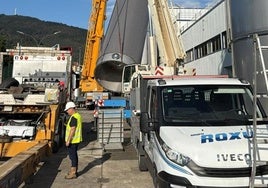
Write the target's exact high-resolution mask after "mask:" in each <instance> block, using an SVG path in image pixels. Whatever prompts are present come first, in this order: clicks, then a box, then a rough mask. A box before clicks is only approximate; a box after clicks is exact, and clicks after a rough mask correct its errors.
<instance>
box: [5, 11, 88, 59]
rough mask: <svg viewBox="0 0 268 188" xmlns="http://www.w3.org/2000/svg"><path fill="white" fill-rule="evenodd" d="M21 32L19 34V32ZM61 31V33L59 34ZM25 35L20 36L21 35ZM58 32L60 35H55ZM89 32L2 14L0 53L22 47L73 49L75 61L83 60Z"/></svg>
mask: <svg viewBox="0 0 268 188" xmlns="http://www.w3.org/2000/svg"><path fill="white" fill-rule="evenodd" d="M18 31H19V32H18ZM59 31H60V32H59ZM21 32H22V33H24V34H20V33H21ZM55 32H58V34H53V33H55ZM86 35H87V30H86V29H81V28H78V27H73V26H68V25H66V24H62V23H55V22H47V21H42V20H39V19H36V18H32V17H27V16H18V15H14V16H7V15H4V14H0V51H5V49H10V48H14V46H16V45H17V44H18V43H19V44H20V45H21V46H46V47H49V46H51V47H52V46H54V45H56V44H59V45H60V46H61V47H72V49H73V61H76V62H78V61H79V60H80V62H81V61H82V60H83V54H84V47H85V43H86Z"/></svg>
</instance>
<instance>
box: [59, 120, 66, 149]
mask: <svg viewBox="0 0 268 188" xmlns="http://www.w3.org/2000/svg"><path fill="white" fill-rule="evenodd" d="M58 135H59V140H58V143H59V147H62V146H63V143H64V138H65V126H64V120H62V118H60V119H59V121H58Z"/></svg>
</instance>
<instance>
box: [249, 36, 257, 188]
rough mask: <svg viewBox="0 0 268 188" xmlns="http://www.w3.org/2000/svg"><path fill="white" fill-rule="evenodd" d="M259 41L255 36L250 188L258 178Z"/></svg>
mask: <svg viewBox="0 0 268 188" xmlns="http://www.w3.org/2000/svg"><path fill="white" fill-rule="evenodd" d="M256 39H257V34H254V35H253V44H254V52H253V57H254V68H253V81H252V83H253V138H252V142H253V143H252V144H253V150H252V152H253V153H252V155H253V161H252V165H251V166H252V167H251V179H250V185H249V187H250V188H254V183H255V176H256V156H257V155H256V149H257V142H256V132H257V128H256V127H257V109H256V107H257V82H256V80H257V61H258V60H257V48H258V46H257V44H256V41H257V40H256Z"/></svg>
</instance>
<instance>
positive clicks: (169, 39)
mask: <svg viewBox="0 0 268 188" xmlns="http://www.w3.org/2000/svg"><path fill="white" fill-rule="evenodd" d="M148 4H149V7H150V12H151V19H152V23H153V26H154V30H155V33H154V35H155V36H156V41H157V45H158V47H159V49H161V50H160V51H159V53H160V54H159V56H160V61H161V62H159V63H160V65H161V64H165V65H166V66H168V67H173V66H174V64H175V62H176V61H177V60H181V61H182V60H183V59H184V58H185V51H184V49H183V45H182V42H181V39H180V38H178V36H177V35H176V31H175V27H174V25H173V23H172V19H171V16H170V11H169V10H168V3H167V1H166V0H148Z"/></svg>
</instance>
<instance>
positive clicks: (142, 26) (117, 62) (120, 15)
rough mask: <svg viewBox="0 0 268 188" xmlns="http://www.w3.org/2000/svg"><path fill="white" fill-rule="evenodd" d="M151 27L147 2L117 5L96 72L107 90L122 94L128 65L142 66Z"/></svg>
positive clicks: (121, 0)
mask: <svg viewBox="0 0 268 188" xmlns="http://www.w3.org/2000/svg"><path fill="white" fill-rule="evenodd" d="M147 25H148V7H147V1H145V0H117V1H116V3H115V6H114V9H113V13H112V16H111V19H110V22H109V25H108V28H107V32H106V34H105V38H104V40H103V43H102V47H101V54H100V58H99V59H98V62H97V66H96V69H95V79H96V80H97V82H98V83H99V84H100V85H101V86H103V87H104V88H105V89H108V90H109V91H113V92H117V93H120V92H121V79H122V71H123V67H124V65H127V64H135V63H136V64H140V62H141V58H142V51H143V46H144V42H145V36H146V33H147Z"/></svg>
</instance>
